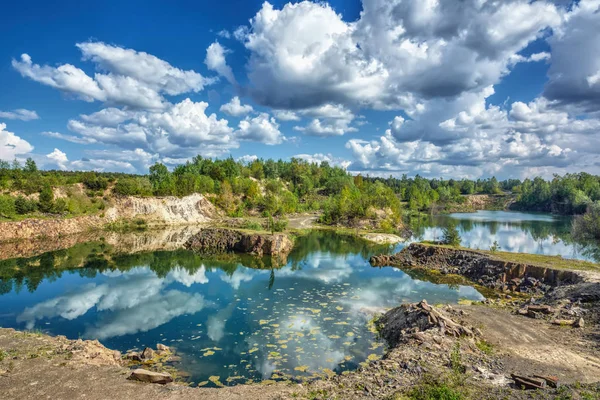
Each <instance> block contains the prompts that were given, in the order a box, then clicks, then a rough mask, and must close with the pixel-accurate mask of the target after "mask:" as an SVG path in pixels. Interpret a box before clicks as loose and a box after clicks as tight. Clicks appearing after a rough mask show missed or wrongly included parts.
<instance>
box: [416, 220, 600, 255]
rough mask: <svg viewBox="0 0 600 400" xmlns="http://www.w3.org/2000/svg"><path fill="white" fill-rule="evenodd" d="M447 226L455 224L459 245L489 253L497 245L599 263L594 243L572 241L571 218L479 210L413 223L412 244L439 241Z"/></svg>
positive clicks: (516, 251) (509, 250)
mask: <svg viewBox="0 0 600 400" xmlns="http://www.w3.org/2000/svg"><path fill="white" fill-rule="evenodd" d="M448 223H454V224H457V228H458V230H459V232H460V236H461V239H462V242H461V245H462V246H465V247H469V248H472V249H481V250H489V249H490V247H491V246H492V245H493V244H494V242H497V243H498V245H499V247H500V250H502V251H508V252H513V253H531V254H544V255H549V256H556V255H560V256H562V257H564V258H572V259H580V260H587V261H594V262H598V261H600V251H599V249H598V244H597V243H583V242H577V241H575V240H573V238H572V237H571V224H572V219H571V218H570V217H564V216H554V215H550V214H542V213H524V212H507V211H478V212H475V213H455V214H450V215H441V216H434V217H431V218H427V219H425V220H421V221H416V222H415V223H413V224H412V225H413V226H412V229H413V231H414V232H415V234H414V236H413V237H412V238H411V241H421V240H441V239H442V235H443V233H442V229H443V227H444V226H446V225H447V224H448Z"/></svg>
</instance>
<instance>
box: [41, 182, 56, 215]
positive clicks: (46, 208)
mask: <svg viewBox="0 0 600 400" xmlns="http://www.w3.org/2000/svg"><path fill="white" fill-rule="evenodd" d="M38 207H39V209H40V211H41V212H44V213H49V212H52V211H53V209H54V193H53V192H52V187H51V186H50V185H46V186H44V188H43V189H42V191H41V192H40V201H39V206H38Z"/></svg>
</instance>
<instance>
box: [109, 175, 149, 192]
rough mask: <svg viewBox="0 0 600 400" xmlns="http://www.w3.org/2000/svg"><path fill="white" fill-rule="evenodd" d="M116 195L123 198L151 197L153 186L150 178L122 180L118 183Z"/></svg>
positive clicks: (115, 189)
mask: <svg viewBox="0 0 600 400" xmlns="http://www.w3.org/2000/svg"><path fill="white" fill-rule="evenodd" d="M114 193H115V194H118V195H121V196H151V195H152V185H151V184H150V181H149V180H148V178H145V177H141V178H121V179H119V180H118V181H117V183H116V184H115V188H114Z"/></svg>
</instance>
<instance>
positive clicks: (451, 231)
mask: <svg viewBox="0 0 600 400" xmlns="http://www.w3.org/2000/svg"><path fill="white" fill-rule="evenodd" d="M442 235H443V238H442V242H443V243H444V244H447V245H449V246H452V247H458V246H460V242H461V238H460V233H459V232H458V228H457V227H456V224H452V223H448V225H447V226H446V227H444V229H443V230H442Z"/></svg>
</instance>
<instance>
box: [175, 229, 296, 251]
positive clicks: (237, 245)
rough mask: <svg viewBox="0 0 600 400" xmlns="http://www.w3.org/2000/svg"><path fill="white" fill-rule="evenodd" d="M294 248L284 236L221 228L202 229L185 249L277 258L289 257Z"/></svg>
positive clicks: (186, 244)
mask: <svg viewBox="0 0 600 400" xmlns="http://www.w3.org/2000/svg"><path fill="white" fill-rule="evenodd" d="M292 247H293V243H292V241H291V240H290V239H289V238H288V237H287V236H286V235H283V234H275V235H269V234H248V233H244V232H240V231H236V230H231V229H221V228H206V229H201V230H200V232H198V233H197V234H196V235H194V236H192V237H191V238H190V239H189V240H188V241H187V242H186V243H185V248H187V249H189V250H193V251H196V252H199V253H208V254H218V253H226V252H237V253H245V254H252V255H257V256H263V255H264V256H277V257H285V256H287V255H288V254H289V252H290V251H291V250H292Z"/></svg>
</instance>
